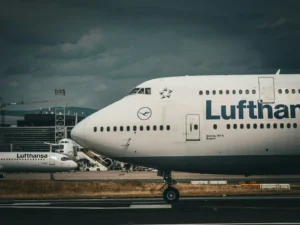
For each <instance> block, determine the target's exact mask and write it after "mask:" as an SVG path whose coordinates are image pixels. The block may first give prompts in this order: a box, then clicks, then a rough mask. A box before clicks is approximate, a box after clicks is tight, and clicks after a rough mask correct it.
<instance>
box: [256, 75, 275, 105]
mask: <svg viewBox="0 0 300 225" xmlns="http://www.w3.org/2000/svg"><path fill="white" fill-rule="evenodd" d="M258 84H259V102H260V103H274V102H275V90H274V78H273V77H259V78H258Z"/></svg>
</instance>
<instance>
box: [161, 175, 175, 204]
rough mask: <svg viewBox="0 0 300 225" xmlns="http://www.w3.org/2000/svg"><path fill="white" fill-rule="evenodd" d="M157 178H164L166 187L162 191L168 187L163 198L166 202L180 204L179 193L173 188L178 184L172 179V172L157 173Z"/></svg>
mask: <svg viewBox="0 0 300 225" xmlns="http://www.w3.org/2000/svg"><path fill="white" fill-rule="evenodd" d="M157 176H160V177H163V178H164V182H165V184H164V186H163V187H162V188H161V189H160V190H161V191H162V190H163V188H164V187H165V186H166V185H168V187H167V189H166V190H164V192H163V198H164V200H165V201H166V202H169V203H173V202H178V200H179V191H178V190H177V189H176V188H174V187H172V186H173V185H175V184H176V183H177V182H176V181H175V180H173V179H172V174H171V171H170V170H158V171H157Z"/></svg>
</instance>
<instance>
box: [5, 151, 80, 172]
mask: <svg viewBox="0 0 300 225" xmlns="http://www.w3.org/2000/svg"><path fill="white" fill-rule="evenodd" d="M76 168H77V163H75V162H74V161H72V160H70V159H69V158H68V157H66V156H65V155H62V154H58V153H49V152H2V153H0V172H38V173H54V172H62V171H70V170H74V169H76Z"/></svg>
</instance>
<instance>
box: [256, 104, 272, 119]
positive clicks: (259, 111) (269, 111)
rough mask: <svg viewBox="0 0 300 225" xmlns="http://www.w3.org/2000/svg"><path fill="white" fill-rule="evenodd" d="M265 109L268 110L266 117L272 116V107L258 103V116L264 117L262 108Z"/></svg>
mask: <svg viewBox="0 0 300 225" xmlns="http://www.w3.org/2000/svg"><path fill="white" fill-rule="evenodd" d="M264 109H267V110H268V119H272V118H273V108H272V106H270V105H263V104H260V103H258V118H259V119H263V118H264V112H263V110H264Z"/></svg>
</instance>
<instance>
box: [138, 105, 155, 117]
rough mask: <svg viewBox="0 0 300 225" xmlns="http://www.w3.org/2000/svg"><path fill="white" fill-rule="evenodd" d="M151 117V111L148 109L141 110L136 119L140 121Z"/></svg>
mask: <svg viewBox="0 0 300 225" xmlns="http://www.w3.org/2000/svg"><path fill="white" fill-rule="evenodd" d="M151 115H152V111H151V109H150V108H148V107H143V108H141V109H140V110H139V111H138V113H137V116H138V118H139V119H141V120H147V119H149V118H150V117H151Z"/></svg>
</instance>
